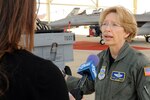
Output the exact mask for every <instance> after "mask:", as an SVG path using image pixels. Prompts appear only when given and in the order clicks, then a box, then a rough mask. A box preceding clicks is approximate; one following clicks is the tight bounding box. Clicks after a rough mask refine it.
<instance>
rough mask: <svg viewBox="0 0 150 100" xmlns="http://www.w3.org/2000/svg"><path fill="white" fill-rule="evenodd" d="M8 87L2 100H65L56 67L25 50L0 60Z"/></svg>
mask: <svg viewBox="0 0 150 100" xmlns="http://www.w3.org/2000/svg"><path fill="white" fill-rule="evenodd" d="M2 63H3V64H4V66H3V67H4V68H5V70H6V71H7V75H8V76H9V81H10V86H9V89H8V90H7V92H6V93H5V95H4V96H3V98H5V100H69V97H68V91H67V86H66V84H65V80H64V78H63V76H62V74H61V72H60V70H59V68H58V67H57V66H55V65H54V64H53V63H52V62H51V61H48V60H45V59H42V58H40V57H37V56H35V55H33V54H32V53H30V52H28V51H26V50H16V51H15V52H14V53H11V54H10V53H6V54H5V55H4V57H3V59H2Z"/></svg>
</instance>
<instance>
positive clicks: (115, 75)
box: [110, 71, 125, 82]
mask: <svg viewBox="0 0 150 100" xmlns="http://www.w3.org/2000/svg"><path fill="white" fill-rule="evenodd" d="M110 79H111V80H113V81H118V82H123V81H124V79H125V72H119V71H113V72H112V74H111V77H110Z"/></svg>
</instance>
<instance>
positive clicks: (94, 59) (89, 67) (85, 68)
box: [77, 54, 99, 89]
mask: <svg viewBox="0 0 150 100" xmlns="http://www.w3.org/2000/svg"><path fill="white" fill-rule="evenodd" d="M98 63H99V57H98V56H96V55H94V54H92V55H90V56H89V57H88V58H87V61H86V62H85V63H84V64H82V65H81V66H80V67H79V69H78V71H77V73H78V74H80V75H82V78H81V79H80V81H79V83H78V85H77V88H80V89H81V88H82V87H83V85H84V83H85V81H86V79H87V78H88V79H89V80H92V81H93V80H95V78H96V76H97V71H96V66H97V65H98Z"/></svg>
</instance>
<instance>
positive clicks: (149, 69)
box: [144, 67, 150, 76]
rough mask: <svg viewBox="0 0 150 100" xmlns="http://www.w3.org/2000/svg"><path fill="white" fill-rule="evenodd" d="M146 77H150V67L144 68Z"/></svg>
mask: <svg viewBox="0 0 150 100" xmlns="http://www.w3.org/2000/svg"><path fill="white" fill-rule="evenodd" d="M144 74H145V76H150V67H144Z"/></svg>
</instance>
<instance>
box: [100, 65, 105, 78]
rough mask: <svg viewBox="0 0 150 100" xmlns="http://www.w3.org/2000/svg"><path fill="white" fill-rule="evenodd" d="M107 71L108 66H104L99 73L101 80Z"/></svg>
mask: <svg viewBox="0 0 150 100" xmlns="http://www.w3.org/2000/svg"><path fill="white" fill-rule="evenodd" d="M105 72H106V66H102V68H101V70H100V72H99V74H98V78H99V80H102V79H104V78H105Z"/></svg>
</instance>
